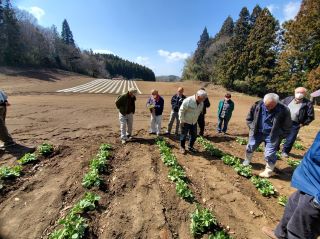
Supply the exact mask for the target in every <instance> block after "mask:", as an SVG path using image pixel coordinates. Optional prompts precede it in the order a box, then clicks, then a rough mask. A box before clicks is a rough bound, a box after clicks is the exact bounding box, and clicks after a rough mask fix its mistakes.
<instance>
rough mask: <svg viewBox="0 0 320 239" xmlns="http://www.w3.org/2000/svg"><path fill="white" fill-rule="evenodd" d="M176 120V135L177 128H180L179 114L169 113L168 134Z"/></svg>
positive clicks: (177, 132)
mask: <svg viewBox="0 0 320 239" xmlns="http://www.w3.org/2000/svg"><path fill="white" fill-rule="evenodd" d="M175 120H176V132H175V133H176V134H177V135H178V134H179V128H180V120H179V112H174V111H173V110H172V111H171V114H170V119H169V124H168V132H169V133H171V130H172V126H173V123H174V121H175Z"/></svg>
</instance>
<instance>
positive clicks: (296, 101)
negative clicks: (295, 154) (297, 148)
mask: <svg viewBox="0 0 320 239" xmlns="http://www.w3.org/2000/svg"><path fill="white" fill-rule="evenodd" d="M294 93H295V94H294V96H289V97H287V98H285V99H283V100H282V103H283V104H285V105H287V106H288V108H289V109H290V113H291V120H292V127H291V131H290V134H289V135H288V136H287V137H286V140H285V143H284V145H283V149H282V157H284V158H288V157H289V155H288V154H289V153H290V151H291V149H292V146H293V144H294V142H295V141H296V139H297V135H298V133H299V130H300V128H301V127H303V126H305V125H308V124H310V123H311V122H312V121H313V120H314V108H313V104H312V102H311V101H310V100H308V99H306V98H305V96H306V93H307V89H306V88H304V87H298V88H297V89H295V91H294Z"/></svg>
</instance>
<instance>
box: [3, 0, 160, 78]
mask: <svg viewBox="0 0 320 239" xmlns="http://www.w3.org/2000/svg"><path fill="white" fill-rule="evenodd" d="M0 65H2V66H34V67H50V68H59V69H63V70H68V71H73V72H77V73H81V74H86V75H89V76H93V77H116V76H123V77H125V78H128V79H132V78H139V79H143V80H147V81H155V75H154V73H153V71H152V70H151V69H149V68H147V67H145V66H142V65H139V64H136V63H133V62H130V61H127V60H123V59H121V58H120V57H117V56H114V55H109V54H94V53H93V51H92V50H81V49H80V47H79V46H77V44H76V42H75V39H74V37H73V34H72V31H71V28H70V26H69V24H68V22H67V20H66V19H65V20H64V21H63V23H62V31H61V34H59V33H58V31H57V28H56V26H54V25H53V26H52V27H51V28H45V27H42V26H40V25H38V23H37V20H36V19H35V18H34V17H33V15H31V14H29V13H28V12H26V11H24V10H20V9H16V8H13V7H12V5H11V1H10V0H5V1H3V0H0Z"/></svg>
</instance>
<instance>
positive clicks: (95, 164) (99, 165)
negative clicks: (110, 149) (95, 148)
mask: <svg viewBox="0 0 320 239" xmlns="http://www.w3.org/2000/svg"><path fill="white" fill-rule="evenodd" d="M89 167H90V169H91V170H92V169H97V170H98V171H99V172H103V171H105V169H106V167H107V160H106V159H104V158H102V157H101V158H93V159H91V161H90V164H89Z"/></svg>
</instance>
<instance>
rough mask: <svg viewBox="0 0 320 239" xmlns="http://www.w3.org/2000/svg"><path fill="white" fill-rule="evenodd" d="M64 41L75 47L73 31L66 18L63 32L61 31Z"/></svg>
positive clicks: (63, 23)
mask: <svg viewBox="0 0 320 239" xmlns="http://www.w3.org/2000/svg"><path fill="white" fill-rule="evenodd" d="M61 38H62V41H63V42H64V43H65V44H67V45H71V46H74V47H75V43H74V39H73V34H72V31H71V30H70V26H69V23H68V22H67V20H66V19H64V20H63V22H62V32H61Z"/></svg>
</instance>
